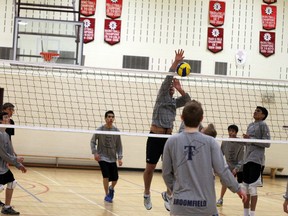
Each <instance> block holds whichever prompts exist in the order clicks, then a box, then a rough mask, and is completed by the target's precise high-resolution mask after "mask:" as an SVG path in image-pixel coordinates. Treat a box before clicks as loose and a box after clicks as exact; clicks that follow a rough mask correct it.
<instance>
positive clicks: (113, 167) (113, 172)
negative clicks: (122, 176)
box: [98, 161, 119, 181]
mask: <svg viewBox="0 0 288 216" xmlns="http://www.w3.org/2000/svg"><path fill="white" fill-rule="evenodd" d="M98 163H99V165H100V168H101V172H102V176H103V178H108V179H109V181H117V180H118V178H119V176H118V168H117V164H116V162H113V163H109V162H106V161H99V162H98Z"/></svg>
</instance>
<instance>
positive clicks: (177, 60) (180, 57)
mask: <svg viewBox="0 0 288 216" xmlns="http://www.w3.org/2000/svg"><path fill="white" fill-rule="evenodd" d="M183 59H184V50H182V49H178V50H177V51H176V50H175V59H174V62H173V63H172V65H171V67H170V69H171V70H173V71H175V70H176V68H177V65H178V64H179V63H180V62H182V61H183Z"/></svg>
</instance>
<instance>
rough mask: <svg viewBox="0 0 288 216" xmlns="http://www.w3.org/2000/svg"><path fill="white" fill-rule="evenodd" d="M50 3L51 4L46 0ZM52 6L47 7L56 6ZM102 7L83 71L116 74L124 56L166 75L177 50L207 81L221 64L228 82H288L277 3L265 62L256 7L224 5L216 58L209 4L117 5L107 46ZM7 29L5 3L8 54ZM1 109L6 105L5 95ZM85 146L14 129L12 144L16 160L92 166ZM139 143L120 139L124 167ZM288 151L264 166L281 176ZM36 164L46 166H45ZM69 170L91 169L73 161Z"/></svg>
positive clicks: (242, 2) (246, 0)
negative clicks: (116, 28) (141, 59)
mask: <svg viewBox="0 0 288 216" xmlns="http://www.w3.org/2000/svg"><path fill="white" fill-rule="evenodd" d="M49 2H50V3H51V4H53V0H50V1H49ZM59 2H60V1H58V0H54V3H55V4H58V3H59ZM105 2H106V1H104V0H101V1H100V0H98V1H97V6H96V15H95V16H94V17H95V19H96V24H95V26H96V29H95V40H94V41H93V42H92V43H89V44H85V45H84V55H85V66H93V67H105V68H122V60H123V55H132V56H148V57H149V70H154V71H168V69H169V66H170V64H171V61H172V60H173V58H174V50H175V49H178V48H182V49H184V50H185V58H186V59H191V60H200V61H201V62H202V64H201V68H202V70H201V73H202V74H207V75H213V74H214V70H215V62H227V64H228V74H227V75H229V76H236V77H253V78H269V79H285V80H287V79H288V61H287V51H288V33H287V32H288V23H287V22H288V1H284V0H278V2H277V3H276V4H274V5H276V6H277V26H276V29H275V30H274V31H273V32H275V33H276V39H275V40H276V51H275V54H274V55H272V56H270V57H268V58H266V57H264V56H263V55H261V54H260V53H259V32H260V31H262V30H263V29H262V24H261V5H262V4H264V3H263V1H261V0H234V1H225V2H226V14H225V23H224V25H223V26H222V27H223V28H224V49H223V50H222V51H221V52H219V53H217V54H214V53H212V52H210V51H208V50H207V28H208V27H211V26H210V25H209V23H208V7H209V6H208V5H209V1H208V0H190V1H184V0H138V1H134V0H124V1H123V11H122V16H121V20H122V29H121V41H120V43H119V44H116V45H114V46H111V45H109V44H107V43H105V42H104V19H105V18H106V17H105ZM13 25H14V23H13V0H4V1H3V2H2V3H1V7H0V46H1V47H12V42H13ZM238 49H243V50H244V51H245V52H246V54H247V62H246V64H245V65H244V66H236V62H235V54H236V52H237V50H238ZM0 87H1V86H0ZM4 101H9V97H7V94H6V95H4ZM9 102H12V103H13V102H14V101H9ZM14 103H15V102H14ZM15 118H17V113H16V115H15ZM16 123H17V122H16ZM90 138H91V135H90V134H81V133H80V134H74V133H64V132H43V131H32V130H24V129H17V131H16V135H15V137H13V143H14V145H15V149H16V152H18V153H19V154H29V155H42V156H45V155H46V156H47V155H48V156H59V157H80V158H82V157H84V158H92V155H91V154H90V147H89V142H90ZM145 142H146V138H143V137H142V138H135V137H123V143H124V151H125V155H124V156H125V157H124V166H125V167H132V168H144V167H145ZM287 150H288V146H287V145H283V144H274V145H272V146H271V148H270V149H267V154H266V164H267V165H269V166H279V167H284V171H283V173H281V174H282V175H287V174H288V165H287ZM31 160H32V159H31ZM35 160H37V161H38V162H51V160H52V159H51V158H50V159H45V158H40V159H39V158H36V159H35ZM45 160H47V161H45ZM65 163H75V161H73V160H72V161H69V162H68V161H65ZM76 163H83V164H86V163H88V164H95V162H94V161H78V160H77V162H76ZM158 168H161V163H160V164H158ZM279 174H280V173H279Z"/></svg>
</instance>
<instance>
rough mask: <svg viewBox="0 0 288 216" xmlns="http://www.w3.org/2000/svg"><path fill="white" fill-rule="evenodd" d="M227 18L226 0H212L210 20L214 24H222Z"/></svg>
mask: <svg viewBox="0 0 288 216" xmlns="http://www.w3.org/2000/svg"><path fill="white" fill-rule="evenodd" d="M224 18H225V2H221V1H210V3H209V22H210V24H211V25H213V26H222V25H223V24H224Z"/></svg>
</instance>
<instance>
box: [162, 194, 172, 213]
mask: <svg viewBox="0 0 288 216" xmlns="http://www.w3.org/2000/svg"><path fill="white" fill-rule="evenodd" d="M161 195H162V199H163V200H164V206H165V208H166V210H167V211H170V209H171V208H170V205H171V201H172V198H170V197H169V195H168V194H167V192H166V191H165V192H162V193H161Z"/></svg>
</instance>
